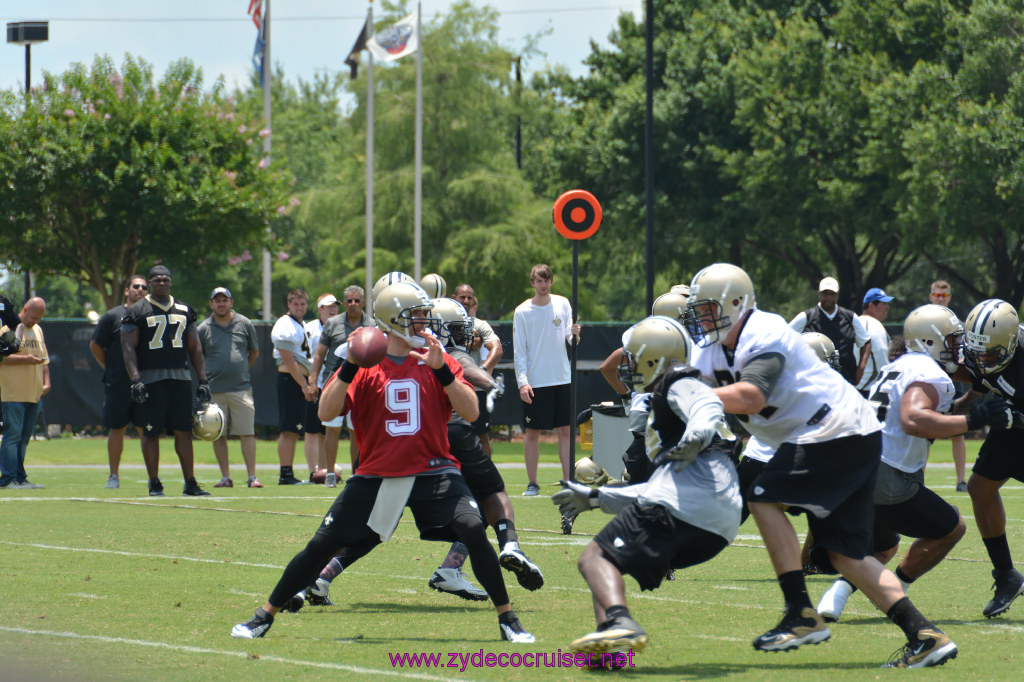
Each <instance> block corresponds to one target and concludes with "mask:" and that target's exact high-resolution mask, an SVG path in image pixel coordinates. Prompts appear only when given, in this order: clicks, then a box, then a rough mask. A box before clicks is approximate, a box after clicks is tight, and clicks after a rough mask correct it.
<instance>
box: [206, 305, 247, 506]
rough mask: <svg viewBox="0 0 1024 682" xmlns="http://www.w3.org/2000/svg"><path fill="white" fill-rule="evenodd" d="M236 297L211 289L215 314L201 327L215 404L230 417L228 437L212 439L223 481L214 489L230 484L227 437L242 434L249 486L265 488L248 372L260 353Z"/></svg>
mask: <svg viewBox="0 0 1024 682" xmlns="http://www.w3.org/2000/svg"><path fill="white" fill-rule="evenodd" d="M234 303H235V302H234V299H233V298H232V297H231V292H230V291H228V290H227V289H226V288H225V287H217V288H216V289H214V290H213V291H212V292H211V293H210V310H212V311H213V315H211V316H210V317H208V318H206V319H205V320H203V321H202V322H201V323H200V324H199V326H198V327H197V329H196V331H197V332H198V333H199V342H200V344H202V347H203V356H204V357H205V358H206V376H207V377H208V378H209V380H210V390H211V392H212V394H213V402H215V403H217V405H219V406H220V408H221V409H222V410H224V415H225V417H227V429H225V433H224V435H222V436H221V437H220V438H218V439H217V440H215V441H213V454H214V455H215V456H216V457H217V464H218V465H219V466H220V475H221V479H220V482H219V483H217V484H216V485H214V486H213V487H214V488H231V487H234V483H232V481H231V476H230V468H229V467H228V440H227V437H228V436H229V435H230V436H238V439H239V440H240V441H241V443H242V459H243V460H244V461H245V469H246V472H247V473H248V475H249V484H248V485H249V487H250V488H262V487H263V484H262V483H260V482H259V479H257V478H256V436H255V433H256V430H255V420H256V405H255V403H254V402H253V399H252V383H251V381H250V376H249V370H250V369H251V368H252V365H253V363H254V362H256V358H257V357H258V356H259V354H260V351H259V342H258V339H257V337H256V328H255V327H254V326H253V324H252V322H251V321H250V320H249V318H247V317H246V316H245V315H241V314H239V313H236V312H235V311H234V310H233V306H234Z"/></svg>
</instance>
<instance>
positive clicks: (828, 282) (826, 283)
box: [818, 277, 839, 292]
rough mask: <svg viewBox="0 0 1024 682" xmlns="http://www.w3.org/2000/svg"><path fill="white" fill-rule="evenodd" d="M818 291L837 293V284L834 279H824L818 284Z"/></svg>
mask: <svg viewBox="0 0 1024 682" xmlns="http://www.w3.org/2000/svg"><path fill="white" fill-rule="evenodd" d="M818 291H835V292H838V291H839V282H837V281H836V278H835V277H826V278H825V279H823V280H821V283H820V284H818Z"/></svg>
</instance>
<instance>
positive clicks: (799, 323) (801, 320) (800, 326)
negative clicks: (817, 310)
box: [789, 312, 807, 334]
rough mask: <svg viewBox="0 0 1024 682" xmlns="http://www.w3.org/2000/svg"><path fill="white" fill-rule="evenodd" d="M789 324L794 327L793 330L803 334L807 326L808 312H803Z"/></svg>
mask: <svg viewBox="0 0 1024 682" xmlns="http://www.w3.org/2000/svg"><path fill="white" fill-rule="evenodd" d="M789 326H790V327H792V329H793V331H795V332H797V333H799V334H803V333H804V329H806V328H807V313H805V312H802V313H800V314H798V315H797V316H796V317H794V318H793V319H792V320H790V321H789Z"/></svg>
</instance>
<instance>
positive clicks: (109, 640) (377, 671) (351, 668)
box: [0, 625, 450, 681]
mask: <svg viewBox="0 0 1024 682" xmlns="http://www.w3.org/2000/svg"><path fill="white" fill-rule="evenodd" d="M0 631H2V632H13V633H16V634H21V635H38V636H42V637H64V638H65V639H84V640H89V641H93V642H104V643H106V644H130V645H133V646H148V647H153V648H156V649H168V650H170V651H182V652H185V653H190V654H216V655H219V656H231V657H232V658H247V659H250V660H254V661H256V660H258V661H267V662H269V663H285V664H287V665H304V666H308V667H311V668H326V669H327V670H344V671H346V672H351V673H359V674H369V675H392V676H394V677H409V678H412V679H417V680H446V681H447V680H448V679H450V678H448V677H440V676H437V675H428V674H426V673H407V672H402V671H398V670H388V669H387V668H363V667H361V666H357V665H346V664H344V663H320V662H317V661H302V660H295V659H291V658H282V657H281V656H268V655H264V654H259V655H258V656H255V655H251V654H249V653H247V652H245V651H225V650H223V649H204V648H201V647H197V646H186V645H182V644H169V643H167V642H147V641H145V640H142V639H127V638H125V637H104V636H102V635H82V634H79V633H77V632H51V631H47V630H29V629H26V628H8V627H4V626H2V625H0Z"/></svg>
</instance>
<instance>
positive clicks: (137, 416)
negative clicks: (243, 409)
mask: <svg viewBox="0 0 1024 682" xmlns="http://www.w3.org/2000/svg"><path fill="white" fill-rule="evenodd" d="M149 288H150V292H149V294H148V295H147V296H146V297H145V298H143V299H142V300H140V301H138V302H136V303H133V304H132V305H130V306H129V307H128V310H127V311H126V312H125V315H124V319H123V320H122V321H121V350H122V352H123V353H124V366H125V370H126V371H127V372H128V379H129V381H131V383H132V387H131V392H132V400H133V401H134V402H135V403H136V404H135V405H134V406H133V408H132V423H134V424H137V425H138V426H140V427H141V428H142V458H143V460H145V462H146V474H147V475H148V476H149V494H150V496H152V497H163V494H164V486H163V484H161V483H160V435H161V434H162V433H164V432H165V431H167V430H170V431H171V432H173V434H174V451H175V452H176V453H177V455H178V461H179V462H180V463H181V473H182V475H183V476H184V477H185V489H184V490H183V491H182V494H183V495H191V496H201V495H209V494H210V493H208V492H206V491H205V490H203V489H202V488H200V487H199V484H198V483H196V479H195V476H194V472H193V463H194V460H193V457H194V454H193V451H192V379H191V376H190V375H189V371H188V363H189V362H191V363H192V367H193V368H194V369H195V371H196V374H197V375H198V376H199V388H198V390H197V395H198V397H199V402H200V403H204V402H206V403H208V402H210V384H209V382H207V380H206V363H205V362H204V360H203V349H202V346H200V344H199V335H198V334H196V311H195V310H193V309H192V306H190V305H189V304H188V303H185V302H184V301H178V300H175V298H174V297H173V296H171V271H170V270H168V269H167V268H166V267H165V266H163V265H156V266H153V268H152V269H151V270H150V271H149Z"/></svg>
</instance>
